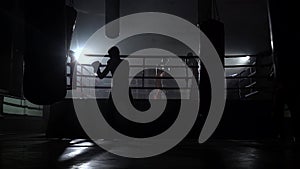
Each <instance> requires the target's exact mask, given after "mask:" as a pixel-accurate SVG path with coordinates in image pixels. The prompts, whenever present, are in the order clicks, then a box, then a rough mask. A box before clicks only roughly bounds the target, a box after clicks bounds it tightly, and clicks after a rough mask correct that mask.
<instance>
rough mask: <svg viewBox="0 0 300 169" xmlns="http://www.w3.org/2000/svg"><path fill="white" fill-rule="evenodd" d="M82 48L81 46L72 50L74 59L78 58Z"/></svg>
mask: <svg viewBox="0 0 300 169" xmlns="http://www.w3.org/2000/svg"><path fill="white" fill-rule="evenodd" d="M82 50H83V48H77V49H75V50H74V56H75V59H76V60H78V58H79V56H80V55H81V53H82Z"/></svg>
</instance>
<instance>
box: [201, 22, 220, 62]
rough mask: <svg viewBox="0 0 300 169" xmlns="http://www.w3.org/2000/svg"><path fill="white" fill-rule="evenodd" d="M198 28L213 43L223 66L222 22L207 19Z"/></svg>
mask: <svg viewBox="0 0 300 169" xmlns="http://www.w3.org/2000/svg"><path fill="white" fill-rule="evenodd" d="M200 29H201V30H202V31H203V33H204V34H205V35H206V36H207V37H208V39H209V40H210V41H211V43H212V44H213V45H214V47H215V49H216V50H217V52H218V54H219V57H220V59H221V61H222V63H223V66H224V56H225V31H224V24H223V23H222V22H220V21H218V20H215V19H209V20H207V21H205V22H203V23H201V24H200Z"/></svg>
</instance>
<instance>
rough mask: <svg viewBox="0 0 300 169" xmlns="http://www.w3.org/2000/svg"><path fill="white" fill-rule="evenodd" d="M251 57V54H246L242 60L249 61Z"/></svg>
mask: <svg viewBox="0 0 300 169" xmlns="http://www.w3.org/2000/svg"><path fill="white" fill-rule="evenodd" d="M249 59H250V56H245V57H242V58H241V61H242V62H247V61H249Z"/></svg>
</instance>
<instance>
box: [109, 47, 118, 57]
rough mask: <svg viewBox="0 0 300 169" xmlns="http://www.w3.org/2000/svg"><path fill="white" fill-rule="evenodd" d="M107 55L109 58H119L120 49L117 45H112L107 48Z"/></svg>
mask: <svg viewBox="0 0 300 169" xmlns="http://www.w3.org/2000/svg"><path fill="white" fill-rule="evenodd" d="M108 55H109V57H110V58H120V50H119V48H118V47H116V46H114V47H112V48H110V49H109V50H108Z"/></svg>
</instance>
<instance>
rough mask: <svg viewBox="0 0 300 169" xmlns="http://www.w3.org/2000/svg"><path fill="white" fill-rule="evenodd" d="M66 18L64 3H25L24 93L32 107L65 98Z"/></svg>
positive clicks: (35, 0)
mask: <svg viewBox="0 0 300 169" xmlns="http://www.w3.org/2000/svg"><path fill="white" fill-rule="evenodd" d="M66 18H67V15H66V6H65V1H62V0H51V1H48V2H47V3H42V2H41V1H39V0H28V1H26V2H25V21H26V45H25V52H24V80H23V92H24V96H25V98H26V99H28V100H29V101H30V102H32V103H35V104H39V105H46V104H52V103H54V102H56V101H59V100H61V99H63V98H64V97H65V95H66V55H67V50H68V49H67V48H68V47H67V46H68V42H67V41H68V39H70V38H68V36H70V33H69V35H68V26H67V24H66V23H68V22H66ZM69 32H70V31H69Z"/></svg>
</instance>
